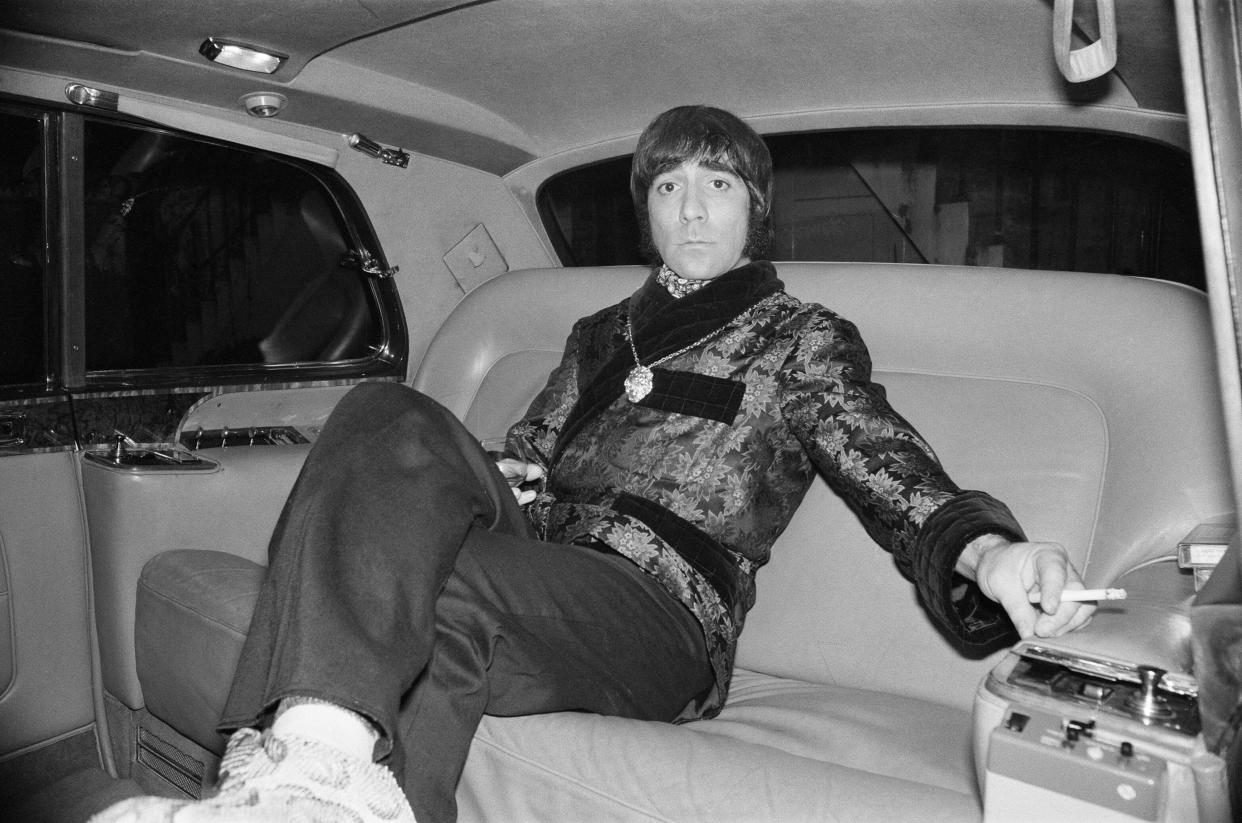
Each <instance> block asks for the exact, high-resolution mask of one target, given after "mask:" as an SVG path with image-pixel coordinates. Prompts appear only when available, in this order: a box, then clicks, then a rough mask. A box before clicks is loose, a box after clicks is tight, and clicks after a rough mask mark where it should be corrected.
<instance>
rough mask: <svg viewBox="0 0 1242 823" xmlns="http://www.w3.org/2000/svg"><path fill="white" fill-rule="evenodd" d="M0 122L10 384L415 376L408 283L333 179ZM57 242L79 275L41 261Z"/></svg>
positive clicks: (247, 158)
mask: <svg viewBox="0 0 1242 823" xmlns="http://www.w3.org/2000/svg"><path fill="white" fill-rule="evenodd" d="M0 113H3V115H4V117H5V118H6V119H5V121H4V123H3V126H4V128H3V137H0V139H2V140H4V141H5V148H6V149H7V150H6V151H5V152H4V153H3V156H4V160H3V161H2V162H3V165H2V166H0V174H3V179H2V180H0V191H3V202H4V208H5V218H4V220H3V221H2V224H0V244H2V246H3V260H2V261H0V266H3V268H2V269H0V273H2V276H3V280H2V281H0V323H2V325H3V328H4V332H5V333H4V334H3V335H0V347H3V348H0V391H3V392H6V393H9V394H12V393H14V392H18V393H21V392H19V391H18V387H19V386H21V385H24V384H39V383H42V384H45V385H46V387H47V388H48V390H51V389H53V388H57V389H70V390H72V389H74V388H80V387H86V386H89V387H91V388H131V387H141V386H144V385H151V386H165V387H167V386H189V387H194V386H197V387H202V386H215V385H229V384H242V385H252V384H272V383H289V382H296V381H305V380H311V379H316V378H332V379H337V378H341V377H351V376H362V375H364V374H365V375H401V374H403V370H404V357H405V338H404V321H403V319H402V317H401V309H400V304H399V301H398V298H397V294H396V290H395V286H394V285H393V284H392V283H391V282H390V281H389V279H388V278H386V277H385V276H384V275H383V274H382V271H383V266H382V264H381V263H380V262H379V258H378V256H377V255H378V253H379V250H378V247H377V245H376V243H375V240H374V237H373V235H371V234H370V228H369V223H368V222H367V221H366V219H365V215H364V214H363V213H362V211H361V207H360V206H359V205H358V203H357V200H356V198H354V197H353V195H352V192H350V191H349V190H348V188H347V187H346V186H345V184H344V183H343V181H341V180H340V179H339V178H338V177H337V176H336V175H335V173H334V172H332V171H331V170H328V169H324V168H321V167H318V166H315V165H313V164H309V163H304V162H301V161H296V160H291V159H288V158H284V157H281V156H278V155H275V154H272V153H268V152H263V151H259V150H256V149H252V148H248V147H245V146H239V145H234V144H228V143H223V142H218V141H209V140H202V139H198V138H195V137H193V136H190V135H185V134H180V133H176V132H172V131H169V130H165V129H160V128H156V127H153V126H148V125H145V124H141V123H134V122H130V121H122V120H111V119H106V118H103V117H96V116H90V115H81V114H77V113H71V112H65V111H45V112H37V111H32V112H30V113H29V114H25V113H23V112H22V111H21V110H20V108H19V107H17V106H14V107H13V108H12V109H11V110H8V111H7V112H0ZM45 129H46V130H47V131H48V132H50V137H49V139H46V140H45V139H44V130H45ZM62 145H63V146H64V149H63V150H61V151H58V150H57V148H55V147H57V146H62ZM61 154H64V155H66V156H70V157H73V158H75V159H76V158H77V157H79V156H80V157H81V160H82V162H81V164H80V166H77V165H76V164H75V163H73V162H66V161H65V160H64V159H62V158H60V155H61ZM48 157H50V158H51V160H50V161H47V160H46V158H48ZM45 192H50V193H53V194H55V195H56V197H53V198H52V199H53V200H54V202H53V204H52V206H51V208H48V209H46V210H45V208H44V197H45ZM46 225H56V226H60V227H61V228H60V229H59V230H58V231H56V232H47V230H46V228H45V226H46ZM45 232H46V233H47V235H48V236H50V237H53V238H55V239H56V240H57V241H58V242H56V243H55V244H54V245H53V246H52V247H50V249H49V250H50V252H51V255H52V258H51V259H55V260H58V261H59V260H64V261H68V262H67V263H66V265H64V266H63V267H60V266H55V267H53V266H50V265H46V264H45V263H44V261H43V260H42V254H43V251H42V250H43V249H44V247H45V245H46V244H45V243H44V234H45ZM62 247H63V248H62ZM52 268H57V269H59V268H64V271H63V272H61V271H59V270H58V271H50V270H49V269H52ZM48 301H51V302H48ZM45 304H47V305H53V306H56V307H57V308H58V309H59V310H58V311H55V312H52V313H51V315H52V316H45V315H46V314H47V313H45V311H44V308H43V307H44V305H45ZM62 340H63V341H65V345H63V346H62V345H61V343H60V341H62ZM62 352H63V353H62ZM27 393H28V392H27Z"/></svg>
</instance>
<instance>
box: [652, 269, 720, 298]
mask: <svg viewBox="0 0 1242 823" xmlns="http://www.w3.org/2000/svg"><path fill="white" fill-rule="evenodd" d="M656 282H657V283H659V284H660V285H661V286H663V287H664V288H666V289H668V293H669V294H671V295H673V297H685V296H686V295H687V294H694V293H695V292H696V291H698V290H699V289H701V288H703V287H704V286H706V285H707V284H708V283H710V282H711V281H710V280H691V279H689V278H687V277H682V276H681V275H680V274H678V273H677V272H675V271H673V270H672V269H670V268H669V267H668V266H667V265H665V264H663V263H661V264H660V271H659V272H658V273H657V274H656Z"/></svg>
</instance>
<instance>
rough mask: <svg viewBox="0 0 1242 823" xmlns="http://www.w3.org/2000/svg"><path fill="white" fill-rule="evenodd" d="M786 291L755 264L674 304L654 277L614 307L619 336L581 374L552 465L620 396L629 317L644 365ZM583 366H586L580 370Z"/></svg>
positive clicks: (767, 268) (629, 364) (627, 362)
mask: <svg viewBox="0 0 1242 823" xmlns="http://www.w3.org/2000/svg"><path fill="white" fill-rule="evenodd" d="M784 287H785V284H784V283H782V282H781V281H780V279H779V278H778V277H777V276H776V268H775V267H774V266H773V265H772V264H771V263H769V262H767V261H766V260H757V261H753V262H751V263H747V264H746V265H744V266H739V267H738V268H736V269H733V270H732V271H728V272H725V273H724V274H722V275H720V276H719V277H717V278H716V279H715V280H713V281H712V282H710V283H708V284H707V285H706V286H704V287H703V288H701V289H699V290H698V291H696V292H694V293H693V294H688V295H686V296H685V297H680V298H675V297H673V296H672V295H671V294H669V293H668V290H667V289H665V288H664V287H663V286H661V285H660V284H659V283H657V282H656V278H655V272H652V274H651V276H650V277H648V278H647V280H646V282H644V283H643V285H642V286H640V287H639V289H638V291H636V292H634V294H632V295H630V297H628V298H627V299H626V300H624V301H622V302H621V303H619V304H618V305H617V306H615V307H614V310H615V311H614V312H613V316H614V317H615V319H616V321H617V323H618V324H619V329H618V330H619V331H620V333H621V335H622V337H621V339H620V340H619V341H618V342H619V345H616V344H614V345H613V346H610V347H609V350H608V351H604V352H601V356H602V357H603V358H604V361H603V363H602V364H601V365H600V366H599V368H598V369H594V368H590V367H588V368H585V369H583V370H582V371H581V373H582V374H586V375H592V376H591V377H589V378H588V379H587V380H586V382H585V383H584V384H582V385H580V386H579V396H578V402H577V403H576V404H575V405H574V408H573V410H572V411H571V412H570V413H569V417H568V418H567V419H566V421H565V425H564V426H563V427H562V429H561V432H560V436H559V437H558V438H557V442H556V448H555V449H554V451H553V456H552V462H555V461H556V459H557V457H559V456H560V454H561V452H562V451H563V450H564V448H565V446H566V445H567V444H568V443H569V442H570V441H571V440H572V439H573V437H574V436H575V435H576V434H577V433H578V432H579V431H580V430H581V429H582V427H583V426H584V425H585V424H586V423H587V422H588V421H590V420H592V419H594V418H595V416H596V415H598V414H599V413H600V412H601V411H603V410H604V409H605V408H607V407H608V406H609V405H610V404H611V403H612V402H613V401H614V400H616V399H617V398H618V397H620V396H621V393H622V392H623V391H624V383H625V377H626V375H627V374H629V372H630V369H632V368H634V365H635V364H634V355H633V353H632V352H631V351H630V347H629V345H628V344H627V343H626V342H625V338H624V333H625V332H624V329H625V320H626V317H627V316H628V317H629V319H630V323H631V325H632V328H633V331H634V347H635V348H636V349H637V350H638V356H639V357H640V358H641V359H642V362H643V363H645V364H650V363H652V362H654V361H656V360H659V359H660V358H661V357H664V356H666V355H669V354H672V353H673V352H675V351H677V350H678V349H680V348H682V347H684V346H688V345H690V344H691V343H694V342H695V341H696V340H698V339H700V338H701V337H703V336H705V335H707V334H709V333H711V332H712V331H715V330H717V329H720V328H723V327H724V326H725V325H726V324H728V323H729V322H730V321H732V320H733V319H734V318H735V317H737V316H738V315H740V314H742V313H743V312H745V311H746V310H747V309H749V308H750V307H751V306H754V305H755V304H756V303H758V302H759V301H760V300H763V299H765V298H767V297H770V296H771V295H773V294H775V293H776V292H778V291H780V290H781V289H783V288H784ZM584 365H585V364H584Z"/></svg>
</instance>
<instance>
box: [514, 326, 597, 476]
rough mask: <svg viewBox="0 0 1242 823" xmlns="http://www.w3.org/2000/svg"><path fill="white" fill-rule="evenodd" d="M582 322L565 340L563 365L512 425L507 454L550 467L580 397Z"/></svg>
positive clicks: (555, 370)
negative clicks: (520, 417)
mask: <svg viewBox="0 0 1242 823" xmlns="http://www.w3.org/2000/svg"><path fill="white" fill-rule="evenodd" d="M581 325H582V321H579V322H578V323H577V324H575V325H574V328H573V330H572V331H571V332H570V333H569V338H568V339H567V340H566V341H565V351H564V354H563V355H562V357H561V362H560V365H558V366H557V367H556V368H555V369H553V370H552V373H551V374H550V375H548V381H547V383H545V384H544V387H543V388H542V389H541V390H540V391H539V393H538V394H537V395H535V399H534V400H533V401H531V404H530V408H528V409H527V410H526V414H524V415H523V416H522V419H521V420H519V421H517V422H516V423H514V424H513V426H511V427H510V428H509V434H508V437H507V439H506V442H505V454H506V455H507V456H509V457H517V458H520V459H522V460H526V461H528V462H531V463H537V464H539V465H540V466H542V467H543V468H544V469H547V468H548V459H549V458H550V457H551V456H552V449H553V447H554V446H555V445H556V437H557V435H558V434H559V433H560V430H561V426H563V425H564V424H565V418H566V417H568V415H569V412H570V410H571V409H572V408H573V406H574V403H575V402H577V400H578V348H579V339H580V337H581Z"/></svg>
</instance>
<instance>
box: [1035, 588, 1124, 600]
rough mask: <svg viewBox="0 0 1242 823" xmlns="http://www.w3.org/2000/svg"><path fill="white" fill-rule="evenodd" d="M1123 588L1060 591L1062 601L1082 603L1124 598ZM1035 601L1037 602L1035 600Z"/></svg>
mask: <svg viewBox="0 0 1242 823" xmlns="http://www.w3.org/2000/svg"><path fill="white" fill-rule="evenodd" d="M1125 599H1126V590H1125V589H1065V590H1064V591H1062V592H1061V602H1062V603H1082V602H1083V601H1087V600H1125ZM1035 602H1039V601H1038V600H1036V601H1035Z"/></svg>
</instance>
